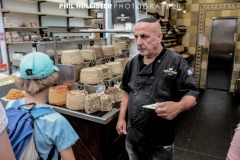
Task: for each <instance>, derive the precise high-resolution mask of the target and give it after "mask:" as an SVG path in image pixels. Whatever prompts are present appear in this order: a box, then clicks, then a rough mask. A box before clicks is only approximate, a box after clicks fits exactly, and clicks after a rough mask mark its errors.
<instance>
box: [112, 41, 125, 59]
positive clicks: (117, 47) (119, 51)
mask: <svg viewBox="0 0 240 160" xmlns="http://www.w3.org/2000/svg"><path fill="white" fill-rule="evenodd" d="M112 45H113V46H114V49H115V55H116V56H118V55H122V54H123V52H122V50H123V47H122V45H119V43H113V44H112Z"/></svg>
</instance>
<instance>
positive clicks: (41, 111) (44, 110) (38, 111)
mask: <svg viewBox="0 0 240 160" xmlns="http://www.w3.org/2000/svg"><path fill="white" fill-rule="evenodd" d="M53 112H54V110H53V108H52V107H48V106H46V107H44V106H43V107H41V108H33V109H32V110H30V111H29V113H30V114H31V115H32V116H33V118H34V119H36V118H38V117H41V116H44V115H47V114H51V113H53Z"/></svg>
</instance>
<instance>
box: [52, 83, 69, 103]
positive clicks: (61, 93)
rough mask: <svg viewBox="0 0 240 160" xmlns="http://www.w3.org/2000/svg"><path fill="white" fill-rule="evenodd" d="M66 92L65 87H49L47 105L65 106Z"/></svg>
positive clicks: (66, 88)
mask: <svg viewBox="0 0 240 160" xmlns="http://www.w3.org/2000/svg"><path fill="white" fill-rule="evenodd" d="M68 91H69V90H68V86H65V85H59V86H55V87H51V88H50V89H49V94H48V98H49V99H48V100H49V103H50V104H52V105H56V106H62V105H64V104H66V100H67V93H68Z"/></svg>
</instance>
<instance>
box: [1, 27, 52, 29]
mask: <svg viewBox="0 0 240 160" xmlns="http://www.w3.org/2000/svg"><path fill="white" fill-rule="evenodd" d="M4 28H5V29H41V28H43V29H44V28H48V27H4Z"/></svg>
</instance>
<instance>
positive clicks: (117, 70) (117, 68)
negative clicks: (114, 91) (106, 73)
mask: <svg viewBox="0 0 240 160" xmlns="http://www.w3.org/2000/svg"><path fill="white" fill-rule="evenodd" d="M105 65H107V66H109V67H110V69H111V71H112V73H113V75H117V74H122V73H123V67H122V63H121V62H109V63H105Z"/></svg>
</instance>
